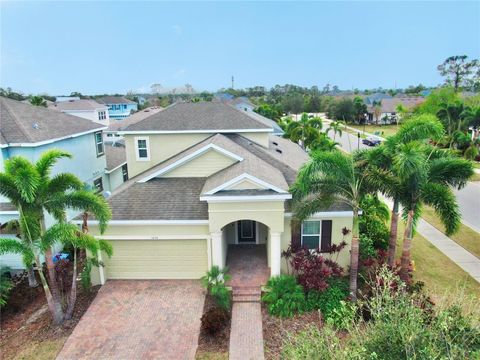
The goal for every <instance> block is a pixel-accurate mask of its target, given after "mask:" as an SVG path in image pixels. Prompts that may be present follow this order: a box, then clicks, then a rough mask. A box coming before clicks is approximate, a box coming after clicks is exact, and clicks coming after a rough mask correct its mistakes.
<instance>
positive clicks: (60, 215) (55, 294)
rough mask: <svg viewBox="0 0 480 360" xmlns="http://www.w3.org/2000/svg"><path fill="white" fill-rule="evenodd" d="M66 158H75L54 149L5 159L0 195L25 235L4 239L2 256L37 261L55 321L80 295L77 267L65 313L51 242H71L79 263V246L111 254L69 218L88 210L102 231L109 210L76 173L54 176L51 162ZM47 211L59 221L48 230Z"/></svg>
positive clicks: (69, 310) (68, 311)
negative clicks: (32, 156)
mask: <svg viewBox="0 0 480 360" xmlns="http://www.w3.org/2000/svg"><path fill="white" fill-rule="evenodd" d="M62 158H71V155H70V154H68V153H66V152H63V151H61V150H56V149H53V150H49V151H47V152H45V153H43V154H42V155H41V156H40V158H39V159H38V161H36V162H35V163H31V162H30V161H28V160H27V159H25V158H23V157H21V156H15V157H12V158H10V159H9V160H7V161H6V162H5V164H4V167H5V171H4V172H3V173H0V195H3V196H5V197H6V198H8V199H9V200H10V202H11V203H12V204H13V205H14V206H15V207H16V208H17V209H18V211H19V224H20V229H21V234H22V236H23V237H24V239H23V241H20V242H19V241H16V240H14V239H0V254H4V253H18V254H21V255H22V256H23V260H24V263H25V264H26V265H27V266H30V265H32V264H33V263H35V264H36V266H37V269H38V274H39V277H40V281H41V283H42V286H43V288H44V290H45V296H46V299H47V303H48V306H49V309H50V311H51V313H52V316H53V319H54V322H55V323H56V324H60V323H61V322H62V321H63V320H64V319H65V318H69V317H70V316H71V315H72V312H73V306H74V303H75V296H76V267H74V271H73V272H74V275H73V280H74V281H73V283H72V292H71V295H70V301H69V304H68V307H67V309H66V312H64V310H63V307H62V300H61V296H60V293H59V289H58V284H57V282H56V278H55V269H54V264H53V259H52V251H51V247H52V245H53V244H54V243H55V242H57V241H58V242H61V243H64V244H65V243H70V244H72V245H73V247H74V259H73V261H74V264H75V265H76V253H77V249H78V248H82V249H89V250H90V252H91V253H92V255H93V256H94V257H96V256H97V253H98V251H99V250H103V251H105V252H106V253H107V254H111V246H110V245H109V244H108V243H106V242H105V241H102V240H100V241H98V240H96V239H95V238H94V237H92V236H90V235H88V234H85V233H82V232H80V231H79V230H78V229H77V227H76V226H74V225H72V224H68V223H66V222H65V220H66V210H67V209H74V210H80V211H88V212H91V213H93V214H94V215H95V217H96V218H97V219H98V221H99V225H100V231H101V232H102V233H103V231H105V229H106V225H107V222H108V220H109V219H110V217H111V212H110V208H109V206H108V204H107V202H106V200H105V199H104V198H103V197H101V196H99V195H97V194H95V193H94V192H92V191H89V190H84V185H83V183H82V182H81V181H80V180H79V179H78V178H77V177H76V176H74V175H72V174H69V173H59V174H57V175H55V176H51V170H52V168H53V166H54V165H55V164H56V162H57V161H58V160H60V159H62ZM45 213H48V214H50V215H51V216H53V218H54V219H55V220H56V221H57V222H58V223H57V224H55V225H53V226H52V227H50V228H49V229H48V230H47V229H46V226H45ZM41 257H44V258H45V262H46V265H47V273H48V278H49V281H47V278H46V277H45V274H44V273H43V267H42V262H41V260H40V259H41Z"/></svg>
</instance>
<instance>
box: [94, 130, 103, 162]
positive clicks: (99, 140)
mask: <svg viewBox="0 0 480 360" xmlns="http://www.w3.org/2000/svg"><path fill="white" fill-rule="evenodd" d="M95 148H96V149H97V157H99V156H102V155H103V154H105V151H104V149H103V136H102V132H101V131H98V132H96V133H95Z"/></svg>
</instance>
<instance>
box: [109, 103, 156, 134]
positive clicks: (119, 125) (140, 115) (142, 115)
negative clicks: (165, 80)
mask: <svg viewBox="0 0 480 360" xmlns="http://www.w3.org/2000/svg"><path fill="white" fill-rule="evenodd" d="M161 110H163V108H162V107H160V106H153V107H149V108H147V109H145V110H141V111H137V112H136V113H135V114H132V115H130V116H129V117H128V118H126V119H122V120H114V119H112V120H111V121H110V125H109V126H108V130H107V132H117V131H121V130H124V129H126V128H127V127H128V126H130V125H133V124H136V123H138V122H139V121H142V120H144V119H146V118H147V117H149V116H151V115H153V114H156V113H158V112H159V111H161Z"/></svg>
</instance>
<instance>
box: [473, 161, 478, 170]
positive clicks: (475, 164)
mask: <svg viewBox="0 0 480 360" xmlns="http://www.w3.org/2000/svg"><path fill="white" fill-rule="evenodd" d="M473 167H475V168H477V169H480V162H475V161H474V162H473Z"/></svg>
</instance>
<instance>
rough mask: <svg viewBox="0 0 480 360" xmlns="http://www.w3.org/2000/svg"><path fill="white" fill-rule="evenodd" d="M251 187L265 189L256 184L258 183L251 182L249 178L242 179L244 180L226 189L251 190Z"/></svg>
mask: <svg viewBox="0 0 480 360" xmlns="http://www.w3.org/2000/svg"><path fill="white" fill-rule="evenodd" d="M251 189H255V190H261V189H265V188H264V187H262V186H260V185H258V184H255V183H253V182H251V181H249V180H244V181H242V182H240V183H238V184H236V185H234V186H231V187H229V188H228V190H251Z"/></svg>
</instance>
